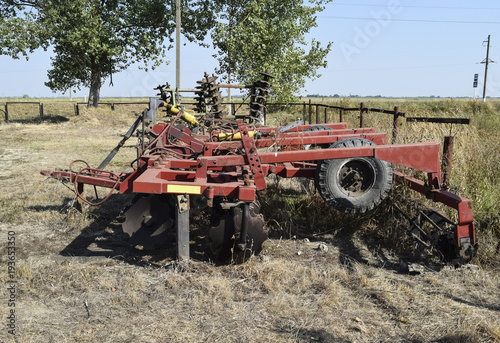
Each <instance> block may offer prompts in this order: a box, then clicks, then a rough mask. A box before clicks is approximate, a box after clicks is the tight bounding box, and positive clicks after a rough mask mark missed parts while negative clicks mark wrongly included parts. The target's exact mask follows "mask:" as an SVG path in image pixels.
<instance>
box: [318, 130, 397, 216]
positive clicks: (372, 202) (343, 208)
mask: <svg viewBox="0 0 500 343" xmlns="http://www.w3.org/2000/svg"><path fill="white" fill-rule="evenodd" d="M373 145H376V144H375V143H374V142H372V141H370V140H368V139H365V138H357V137H356V138H346V139H342V140H340V141H338V142H335V143H333V144H332V145H330V147H329V148H353V147H363V146H373ZM351 161H358V162H361V163H363V164H365V165H367V166H369V168H370V169H371V170H372V175H370V176H371V177H373V181H372V183H371V188H369V189H368V190H366V192H365V193H364V194H361V195H358V196H352V195H349V194H348V193H346V192H345V191H344V190H343V189H342V187H341V185H340V182H339V180H338V179H339V177H338V175H339V172H340V170H341V169H342V167H343V166H344V165H346V163H348V162H351ZM315 181H316V182H315V183H316V189H317V190H318V192H319V193H320V195H321V197H322V198H323V200H325V202H326V203H328V204H329V205H330V206H332V207H333V208H335V209H336V210H338V211H340V212H344V213H365V212H366V211H370V210H372V209H374V208H375V207H377V206H378V205H380V203H381V202H382V201H383V200H384V199H385V197H386V196H387V194H389V191H390V190H391V186H392V168H391V164H390V163H389V162H386V161H382V160H379V159H376V158H373V157H355V158H346V159H331V160H321V161H318V165H317V167H316V177H315Z"/></svg>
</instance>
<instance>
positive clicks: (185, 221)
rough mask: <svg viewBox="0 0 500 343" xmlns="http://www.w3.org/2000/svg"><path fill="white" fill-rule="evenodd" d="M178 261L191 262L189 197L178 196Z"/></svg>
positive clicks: (176, 205)
mask: <svg viewBox="0 0 500 343" xmlns="http://www.w3.org/2000/svg"><path fill="white" fill-rule="evenodd" d="M175 210H176V211H175V226H176V237H177V238H176V242H177V261H179V262H188V261H189V195H187V194H186V195H177V199H176V202H175Z"/></svg>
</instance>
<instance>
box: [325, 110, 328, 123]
mask: <svg viewBox="0 0 500 343" xmlns="http://www.w3.org/2000/svg"><path fill="white" fill-rule="evenodd" d="M326 123H328V107H325V124H326Z"/></svg>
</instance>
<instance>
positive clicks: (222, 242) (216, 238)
mask: <svg viewBox="0 0 500 343" xmlns="http://www.w3.org/2000/svg"><path fill="white" fill-rule="evenodd" d="M213 224H214V226H212V227H211V228H210V231H209V235H210V241H211V244H210V248H211V249H212V252H213V253H214V254H215V255H216V256H217V257H218V258H219V260H221V261H224V262H226V261H229V260H231V255H232V252H231V249H232V248H233V245H234V222H233V216H232V215H230V214H229V211H227V212H225V213H223V214H220V215H218V216H217V219H216V220H214V221H213Z"/></svg>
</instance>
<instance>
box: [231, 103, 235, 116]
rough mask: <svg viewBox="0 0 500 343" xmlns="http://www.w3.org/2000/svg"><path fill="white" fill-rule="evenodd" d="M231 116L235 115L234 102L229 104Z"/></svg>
mask: <svg viewBox="0 0 500 343" xmlns="http://www.w3.org/2000/svg"><path fill="white" fill-rule="evenodd" d="M231 115H233V116H235V115H236V104H235V103H234V102H233V103H231Z"/></svg>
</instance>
